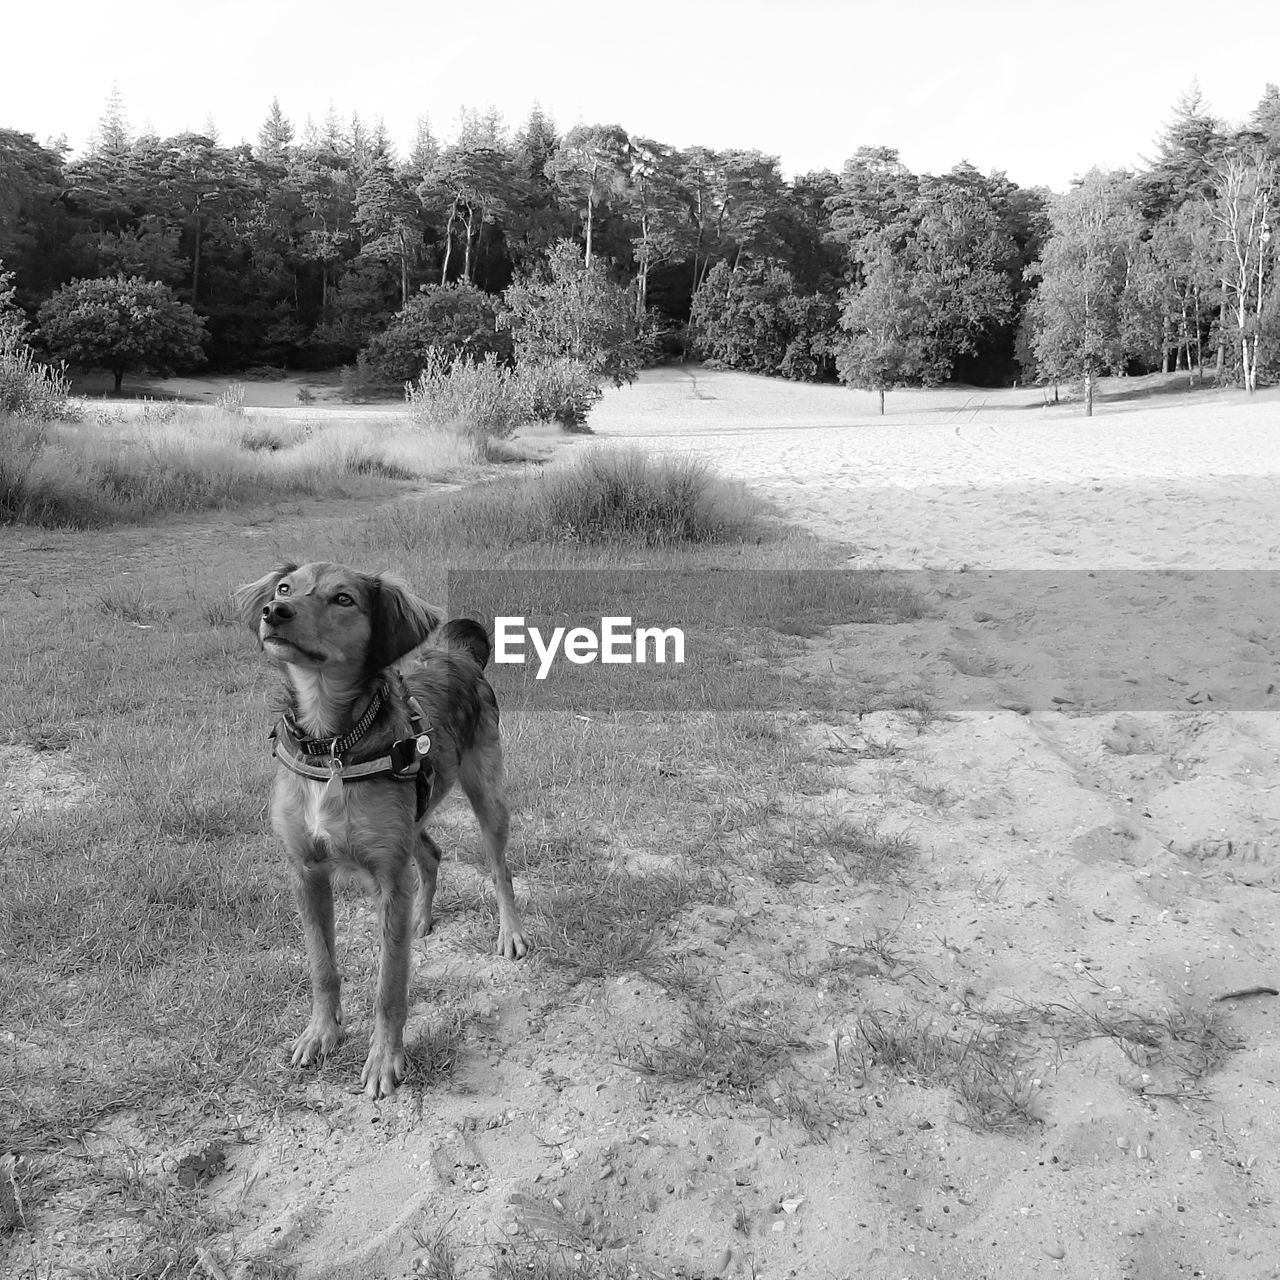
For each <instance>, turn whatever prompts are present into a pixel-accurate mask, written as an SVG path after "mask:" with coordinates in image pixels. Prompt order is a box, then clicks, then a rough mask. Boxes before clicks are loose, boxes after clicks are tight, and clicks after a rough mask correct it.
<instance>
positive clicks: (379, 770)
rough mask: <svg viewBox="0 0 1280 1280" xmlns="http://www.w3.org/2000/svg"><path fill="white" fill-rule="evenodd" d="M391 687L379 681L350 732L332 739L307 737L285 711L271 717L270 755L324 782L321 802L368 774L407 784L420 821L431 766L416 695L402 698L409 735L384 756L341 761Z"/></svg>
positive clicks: (428, 739)
mask: <svg viewBox="0 0 1280 1280" xmlns="http://www.w3.org/2000/svg"><path fill="white" fill-rule="evenodd" d="M389 697H390V691H389V690H388V688H387V686H386V685H385V684H384V685H380V686H379V687H378V688H377V690H375V692H374V695H373V701H372V702H370V703H369V706H368V708H367V709H366V710H365V713H364V714H363V715H362V716H361V717H360V719H359V720H358V721H357V722H356V724H355V727H354V728H352V729H351V731H350V732H348V733H344V734H342V735H340V736H338V737H333V738H308V737H307V736H306V735H305V734H304V733H303V732H302V730H301V729H300V728H299V727H298V723H297V721H296V720H294V718H293V717H292V716H291V715H289V714H288V713H286V714H285V715H282V716H281V717H280V719H279V720H277V721H276V723H275V726H274V727H273V728H272V730H271V735H270V736H271V754H272V755H274V756H275V758H276V759H277V760H279V761H280V763H281V764H282V765H284V767H285V768H286V769H288V770H290V771H291V772H292V773H296V774H298V776H299V777H302V778H313V779H315V780H317V781H319V782H324V783H325V784H326V786H325V789H324V797H325V799H326V800H331V799H336V798H337V797H338V796H339V795H341V794H342V788H343V786H344V785H345V784H346V783H348V782H364V781H365V780H367V779H369V778H393V779H395V780H396V781H397V782H412V783H413V784H414V785H415V787H416V789H417V811H416V815H415V820H421V818H422V815H423V814H424V813H426V811H427V805H428V804H429V803H430V802H431V783H432V780H433V777H434V770H433V769H432V768H431V762H430V760H428V759H427V752H428V751H430V750H431V734H430V733H429V732H428V730H427V727H426V726H425V725H424V723H423V714H422V708H421V707H420V706H419V705H418V700H417V699H416V698H413V697H410V698H408V699H407V701H408V705H409V725H410V728H411V730H412V732H411V733H410V735H409V737H407V738H399V739H397V740H396V741H395V742H393V743H392V744H391V746H390V748H389V749H388V751H387V752H386V754H385V755H380V756H374V757H369V758H366V759H361V758H360V757H359V756H356V757H355V758H353V759H350V760H348V761H346V762H345V763H344V762H343V759H342V757H343V756H344V755H347V754H348V753H349V752H350V751H351V750H352V748H354V747H355V746H356V745H357V744H358V743H359V741H360V739H361V738H363V737H364V735H365V734H366V733H368V732H369V730H370V729H371V728H372V727H373V724H374V721H376V720H377V718H378V714H379V712H381V710H382V708H383V705H384V704H385V703H386V702H387V701H388V699H389Z"/></svg>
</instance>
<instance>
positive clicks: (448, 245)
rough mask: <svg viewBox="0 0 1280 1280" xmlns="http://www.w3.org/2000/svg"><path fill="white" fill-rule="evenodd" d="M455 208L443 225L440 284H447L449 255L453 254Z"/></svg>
mask: <svg viewBox="0 0 1280 1280" xmlns="http://www.w3.org/2000/svg"><path fill="white" fill-rule="evenodd" d="M455 214H456V208H455V209H451V210H450V211H449V221H448V222H446V223H445V224H444V265H443V266H441V268H440V283H441V284H448V283H449V255H450V254H451V253H453V220H454V217H455Z"/></svg>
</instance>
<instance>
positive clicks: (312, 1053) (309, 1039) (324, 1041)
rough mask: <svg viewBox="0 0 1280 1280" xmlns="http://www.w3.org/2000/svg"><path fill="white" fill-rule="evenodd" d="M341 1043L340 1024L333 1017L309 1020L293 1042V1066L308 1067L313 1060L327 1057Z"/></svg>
mask: <svg viewBox="0 0 1280 1280" xmlns="http://www.w3.org/2000/svg"><path fill="white" fill-rule="evenodd" d="M341 1043H342V1025H341V1023H339V1022H338V1020H337V1019H335V1018H329V1019H327V1020H321V1021H315V1020H313V1021H311V1022H310V1023H308V1024H307V1029H306V1030H305V1031H304V1032H303V1033H302V1034H301V1035H300V1036H299V1037H298V1038H297V1039H296V1040H295V1041H294V1042H293V1057H292V1058H291V1059H290V1061H291V1062H292V1063H293V1065H294V1066H295V1067H309V1066H310V1065H311V1064H312V1063H313V1062H320V1061H321V1060H322V1059H324V1058H327V1057H328V1056H329V1054H331V1053H332V1052H333V1051H334V1050H335V1049H336V1048H337V1047H338V1045H339V1044H341Z"/></svg>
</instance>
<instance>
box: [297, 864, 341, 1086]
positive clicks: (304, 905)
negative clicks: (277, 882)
mask: <svg viewBox="0 0 1280 1280" xmlns="http://www.w3.org/2000/svg"><path fill="white" fill-rule="evenodd" d="M290 853H291V855H292V854H293V851H292V850H291V851H290ZM289 865H290V878H291V880H292V884H293V896H294V900H295V901H296V902H297V904H298V915H299V917H300V918H301V920H302V932H303V936H304V937H305V939H306V943H307V960H308V961H309V963H310V966H311V1021H310V1022H309V1023H308V1024H307V1028H306V1030H305V1031H303V1033H302V1034H301V1035H300V1036H299V1037H298V1038H297V1040H295V1041H294V1042H293V1065H294V1066H295V1067H305V1066H308V1065H309V1064H310V1063H312V1062H318V1061H319V1060H320V1059H321V1058H323V1057H325V1056H326V1055H328V1054H329V1053H331V1052H332V1051H333V1050H334V1049H336V1048H337V1046H338V1044H339V1042H340V1041H341V1040H342V1004H341V999H340V996H341V991H342V979H341V977H340V976H339V974H338V961H337V954H336V948H335V943H334V928H333V886H332V885H331V884H330V883H329V874H328V871H327V870H326V869H325V868H323V867H318V866H316V865H315V863H313V862H309V861H307V860H306V859H305V858H304V857H302V856H291V857H290V859H289Z"/></svg>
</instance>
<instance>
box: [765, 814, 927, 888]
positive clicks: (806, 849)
mask: <svg viewBox="0 0 1280 1280" xmlns="http://www.w3.org/2000/svg"><path fill="white" fill-rule="evenodd" d="M918 851H919V850H918V848H917V846H916V843H915V841H914V840H912V839H911V837H910V836H908V835H905V834H903V833H901V832H895V833H892V834H885V833H882V832H881V831H880V830H879V828H878V827H877V826H876V824H875V823H873V822H857V821H854V820H853V819H851V818H848V817H844V816H826V817H819V818H816V819H815V818H805V819H804V820H801V819H793V821H792V823H791V825H790V827H789V829H788V830H787V832H786V834H785V835H783V836H782V837H781V838H775V839H774V840H772V841H770V842H769V843H768V844H767V846H766V847H765V848H764V849H763V850H762V852H761V853H760V855H759V859H758V863H757V865H758V867H759V870H760V874H761V875H763V876H765V877H766V878H767V879H768V880H770V881H771V882H772V883H773V884H776V885H778V886H779V887H781V888H789V887H790V886H791V885H794V884H798V883H800V882H806V883H814V882H816V881H818V880H820V879H821V878H822V876H824V875H827V874H829V873H830V866H829V862H831V861H834V862H835V864H836V866H837V867H838V868H839V869H840V871H842V872H843V873H844V874H846V875H849V876H852V877H853V878H854V879H856V880H873V881H880V880H885V879H887V878H888V877H889V876H890V875H892V874H893V873H894V872H895V871H897V870H899V869H900V868H901V867H903V866H905V865H906V864H907V863H908V862H909V861H911V859H913V858H914V857H915V856H916V854H917V853H918Z"/></svg>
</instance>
